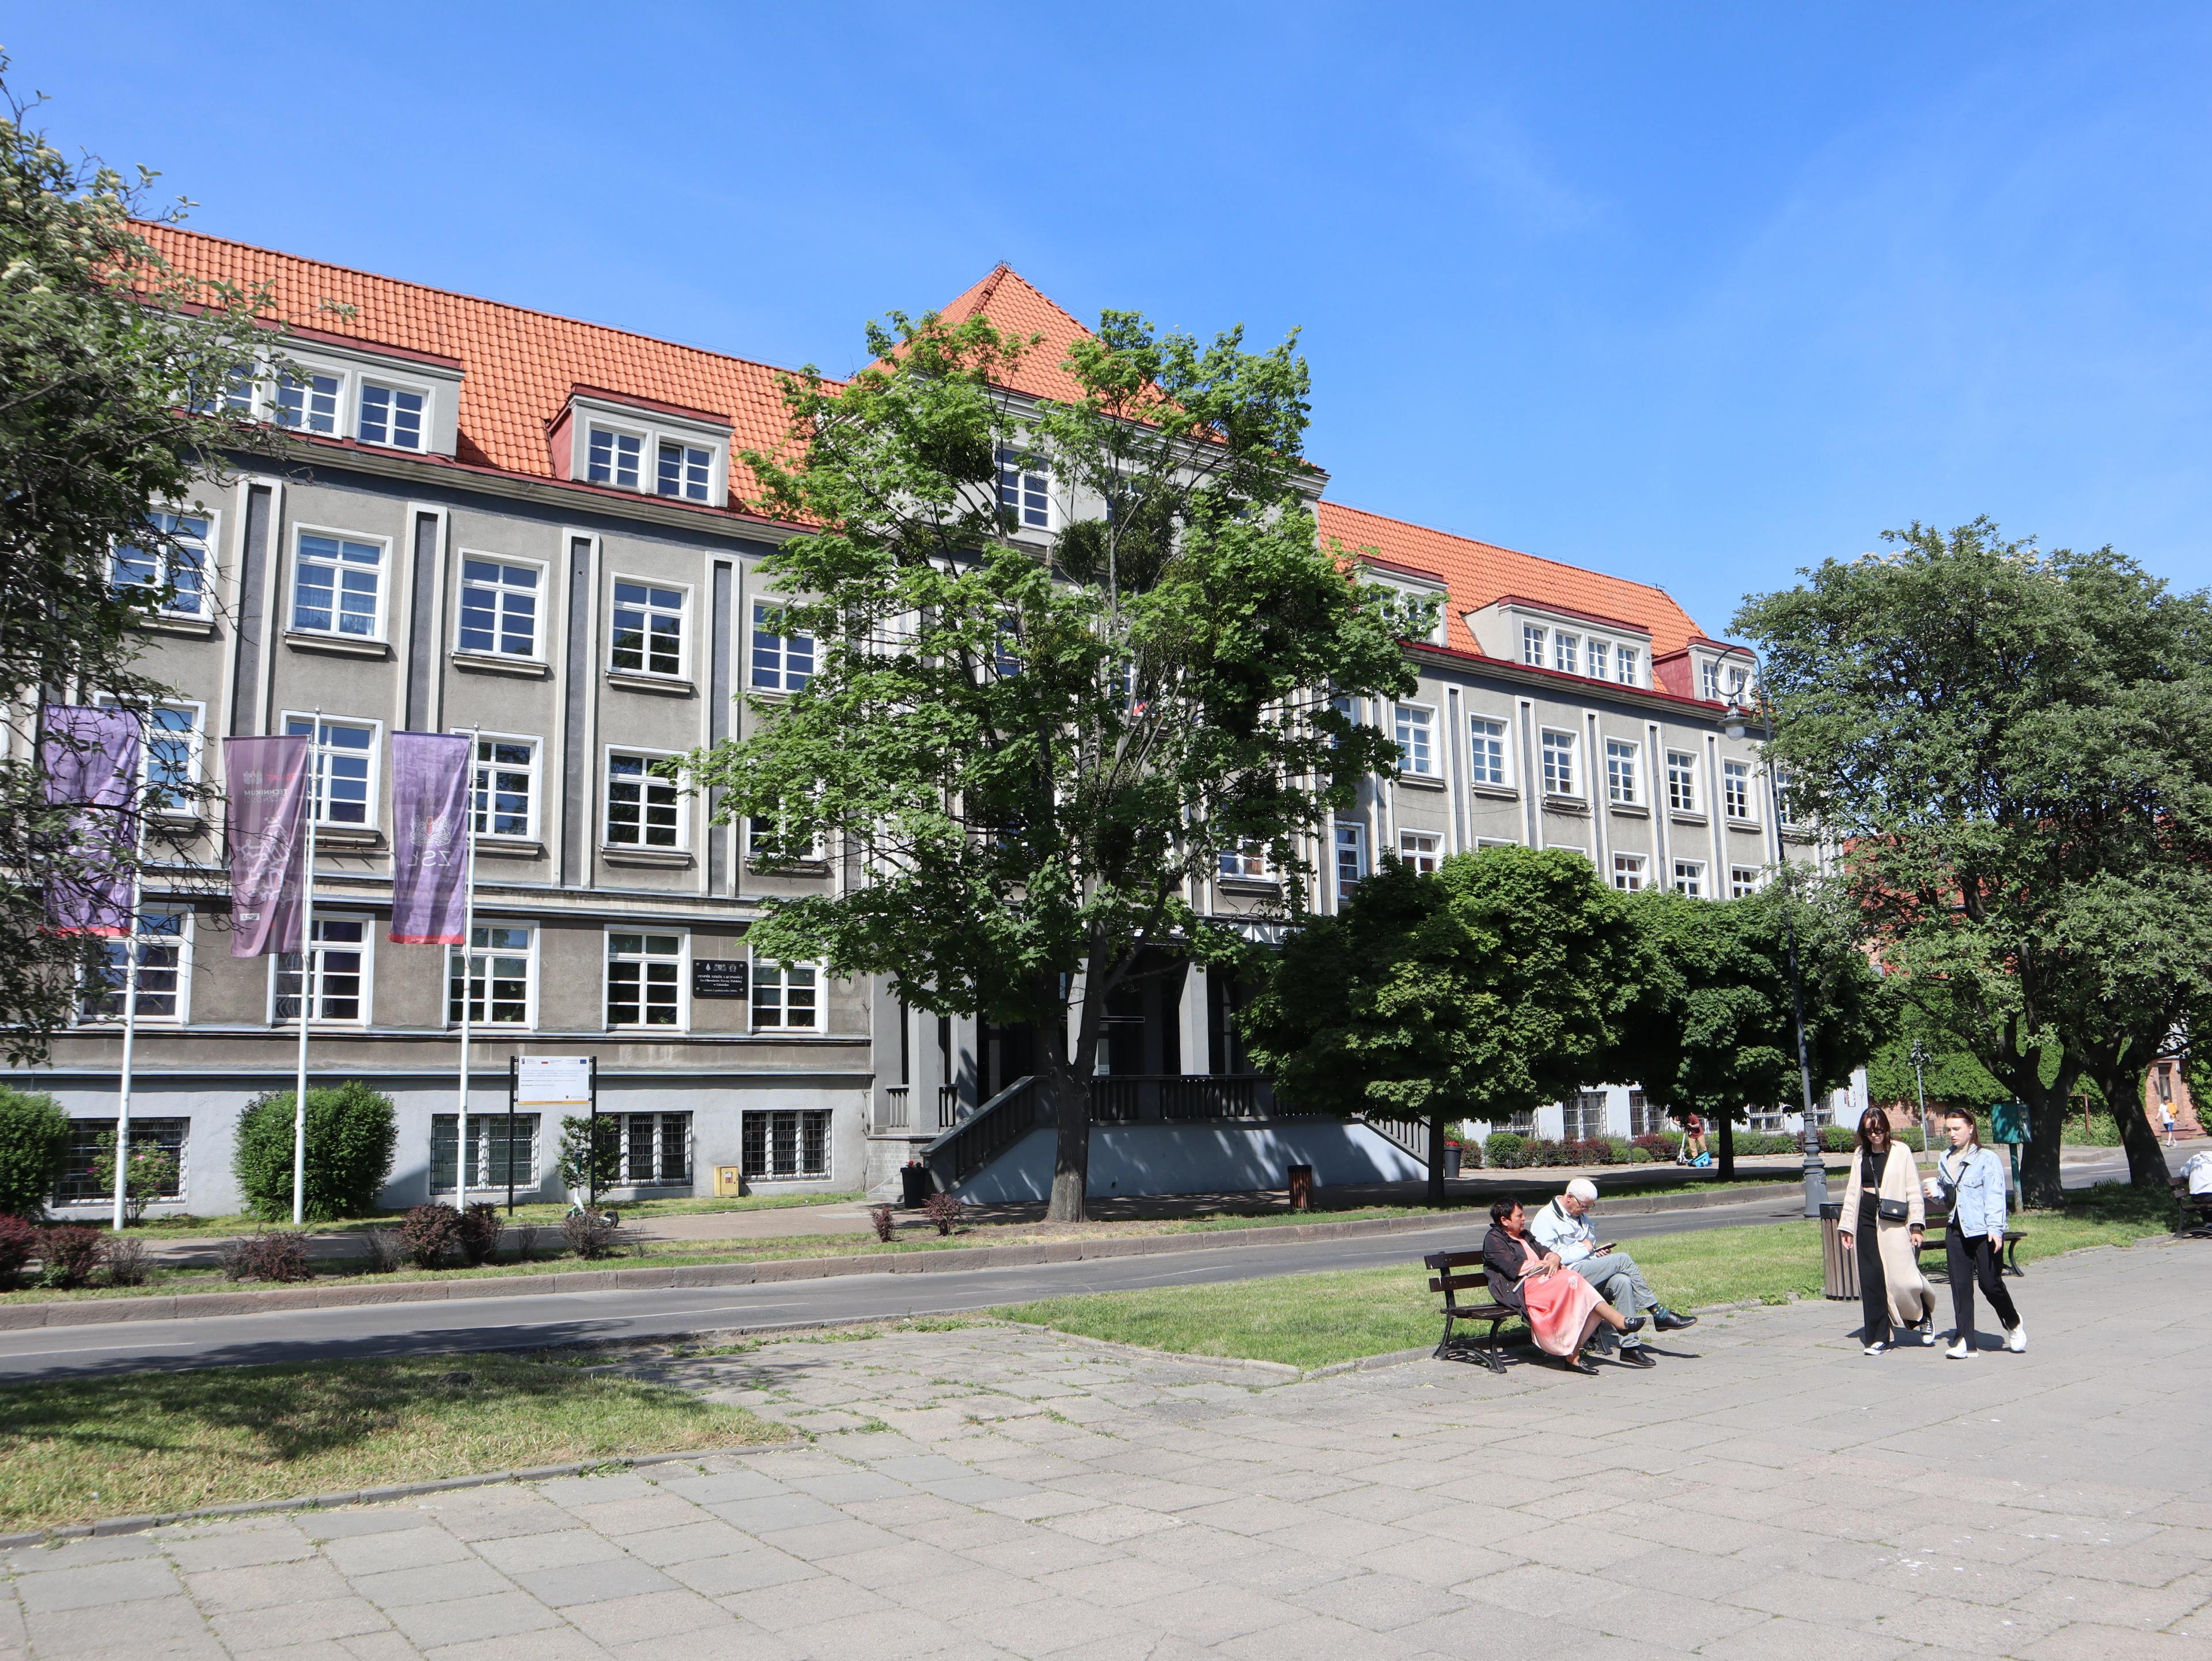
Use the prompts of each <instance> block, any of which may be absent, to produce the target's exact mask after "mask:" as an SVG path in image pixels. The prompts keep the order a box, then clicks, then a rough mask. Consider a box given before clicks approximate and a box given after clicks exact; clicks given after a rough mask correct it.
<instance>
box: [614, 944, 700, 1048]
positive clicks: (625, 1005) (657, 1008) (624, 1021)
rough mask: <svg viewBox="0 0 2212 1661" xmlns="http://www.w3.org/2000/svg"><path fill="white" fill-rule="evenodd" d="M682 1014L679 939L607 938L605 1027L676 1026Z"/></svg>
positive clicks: (682, 948)
mask: <svg viewBox="0 0 2212 1661" xmlns="http://www.w3.org/2000/svg"><path fill="white" fill-rule="evenodd" d="M683 1014H684V937H683V936H682V935H681V934H624V933H619V932H617V933H613V934H609V935H608V936H607V1025H609V1026H675V1025H679V1024H680V1022H681V1021H682V1019H683Z"/></svg>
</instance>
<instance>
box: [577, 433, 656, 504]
mask: <svg viewBox="0 0 2212 1661" xmlns="http://www.w3.org/2000/svg"><path fill="white" fill-rule="evenodd" d="M644 455H645V441H644V440H643V439H641V438H640V437H639V436H638V435H636V434H635V433H618V432H617V431H615V430H614V429H612V428H611V427H594V428H592V449H591V463H590V471H589V472H587V473H586V475H585V476H586V478H589V479H590V480H591V482H592V484H611V485H613V486H614V487H615V488H616V489H617V490H635V489H637V481H638V471H639V468H640V465H641V461H642V458H643V457H644Z"/></svg>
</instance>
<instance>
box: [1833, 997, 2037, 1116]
mask: <svg viewBox="0 0 2212 1661" xmlns="http://www.w3.org/2000/svg"><path fill="white" fill-rule="evenodd" d="M1898 1004H1899V1008H1898V1011H1897V1014H1898V1025H1897V1030H1896V1031H1894V1032H1893V1033H1892V1034H1891V1036H1890V1037H1888V1038H1887V1040H1885V1041H1884V1042H1883V1043H1882V1045H1881V1048H1880V1049H1878V1050H1875V1053H1874V1055H1873V1056H1871V1057H1870V1058H1869V1060H1868V1062H1867V1099H1868V1100H1869V1101H1874V1102H1882V1103H1889V1102H1902V1103H1904V1104H1905V1105H1906V1106H1907V1107H1909V1108H1911V1110H1913V1111H1914V1112H1916V1113H1917V1112H1918V1111H1919V1108H1920V1089H1921V1085H1922V1082H1923V1080H1925V1083H1926V1086H1927V1092H1928V1107H1929V1111H1930V1112H1935V1111H1937V1110H1941V1109H1942V1108H1945V1107H1950V1106H1954V1105H1956V1106H1960V1107H1970V1108H1972V1109H1973V1110H1975V1111H1976V1112H1977V1113H1981V1114H1987V1113H1988V1111H1989V1110H1990V1109H1991V1108H1992V1107H1995V1106H1996V1104H1998V1103H1999V1102H2008V1101H2010V1100H2011V1099H2012V1092H2011V1091H2009V1090H2008V1089H2006V1088H2005V1086H2003V1085H2002V1084H2000V1083H1998V1082H1997V1080H1996V1079H1995V1078H1993V1077H1992V1076H1991V1075H1990V1070H1989V1068H1985V1067H1984V1066H1983V1065H1982V1064H1981V1062H1978V1061H1977V1060H1975V1059H1974V1055H1973V1052H1972V1050H1968V1049H1966V1047H1965V1046H1963V1045H1962V1044H1960V1043H1959V1041H1958V1040H1957V1039H1956V1038H1954V1037H1952V1036H1951V1034H1950V1033H1949V1032H1948V1031H1947V1030H1946V1029H1945V1028H1944V1027H1942V1025H1940V1024H1938V1023H1937V1022H1936V1021H1934V1020H1931V1019H1929V1017H1928V1016H1927V1015H1925V1014H1924V1013H1922V1011H1921V1008H1920V1006H1919V1005H1918V1004H1917V1003H1914V1002H1912V1001H1910V1000H1908V999H1899V1000H1898ZM1915 1043H1918V1044H1919V1045H1920V1046H1921V1048H1922V1050H1923V1062H1922V1065H1921V1068H1920V1069H1919V1071H1918V1072H1917V1074H1916V1073H1915V1071H1914V1070H1913V1065H1912V1047H1913V1045H1914V1044H1915Z"/></svg>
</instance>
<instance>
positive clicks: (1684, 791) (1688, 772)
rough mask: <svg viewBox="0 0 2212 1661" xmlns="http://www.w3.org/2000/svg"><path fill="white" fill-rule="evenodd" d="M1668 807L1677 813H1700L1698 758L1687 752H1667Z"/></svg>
mask: <svg viewBox="0 0 2212 1661" xmlns="http://www.w3.org/2000/svg"><path fill="white" fill-rule="evenodd" d="M1667 806H1668V807H1670V808H1672V809H1673V810H1674V812H1677V813H1694V812H1697V811H1698V758H1697V757H1695V756H1693V755H1692V754H1691V753H1690V752H1689V751H1686V750H1669V751H1668V752H1667Z"/></svg>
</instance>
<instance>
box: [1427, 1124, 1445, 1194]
mask: <svg viewBox="0 0 2212 1661" xmlns="http://www.w3.org/2000/svg"><path fill="white" fill-rule="evenodd" d="M1429 1203H1430V1204H1431V1205H1432V1206H1435V1207H1437V1208H1438V1209H1440V1210H1441V1209H1442V1208H1443V1203H1444V1122H1443V1120H1442V1119H1440V1118H1437V1119H1431V1120H1430V1121H1429Z"/></svg>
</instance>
